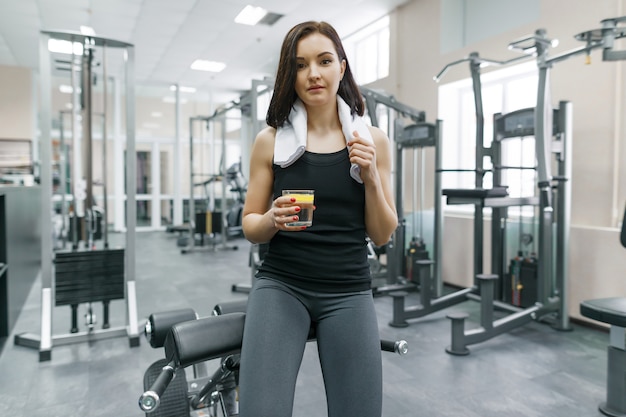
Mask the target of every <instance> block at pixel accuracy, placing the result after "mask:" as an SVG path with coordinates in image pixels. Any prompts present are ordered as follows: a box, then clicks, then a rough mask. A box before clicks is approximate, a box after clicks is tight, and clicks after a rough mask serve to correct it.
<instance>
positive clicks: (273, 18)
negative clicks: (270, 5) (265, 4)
mask: <svg viewBox="0 0 626 417" xmlns="http://www.w3.org/2000/svg"><path fill="white" fill-rule="evenodd" d="M283 16H284V15H282V14H278V13H272V12H267V14H266V15H265V16H263V18H262V19H261V20H259V23H257V24H258V25H267V26H272V25H273V24H274V23H276V22H278V19H280V18H281V17H283Z"/></svg>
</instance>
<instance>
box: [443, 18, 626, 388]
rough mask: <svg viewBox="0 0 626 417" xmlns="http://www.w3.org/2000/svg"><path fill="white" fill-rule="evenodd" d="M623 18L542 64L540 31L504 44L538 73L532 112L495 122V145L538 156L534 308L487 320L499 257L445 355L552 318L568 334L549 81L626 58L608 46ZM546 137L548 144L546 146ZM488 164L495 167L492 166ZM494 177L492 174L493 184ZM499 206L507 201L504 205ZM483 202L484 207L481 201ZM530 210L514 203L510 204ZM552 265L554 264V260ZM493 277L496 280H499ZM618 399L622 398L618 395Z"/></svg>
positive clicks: (563, 216) (565, 151) (557, 129)
mask: <svg viewBox="0 0 626 417" xmlns="http://www.w3.org/2000/svg"><path fill="white" fill-rule="evenodd" d="M625 21H626V17H621V18H617V19H605V20H603V21H602V29H598V30H591V31H587V32H583V33H581V34H579V35H576V36H575V38H576V39H578V40H581V41H584V42H586V45H585V46H583V47H580V48H576V49H574V50H571V51H569V52H565V53H563V54H560V55H557V56H554V57H549V56H548V51H549V48H550V47H551V46H552V45H553V41H552V40H550V39H548V38H547V37H546V31H545V30H543V29H540V30H537V31H536V32H535V34H534V35H531V36H528V37H525V38H522V39H519V40H517V41H514V42H512V43H511V44H510V45H509V48H510V49H513V50H517V51H521V52H523V53H525V54H530V55H533V56H535V57H536V60H537V66H538V69H539V85H538V94H537V106H536V107H535V108H534V109H523V110H520V111H517V112H513V113H510V114H509V115H495V116H494V145H495V146H498V144H499V143H500V142H501V141H502V140H503V139H506V138H509V137H514V136H517V137H521V136H533V135H534V136H535V142H536V145H535V150H536V154H537V177H538V179H537V188H538V194H539V195H538V200H539V201H538V207H539V210H538V211H539V225H538V229H539V241H538V246H539V251H538V252H539V253H538V255H539V260H538V265H537V301H536V302H535V303H534V305H533V306H531V307H528V308H525V309H523V310H520V311H515V312H514V313H512V314H510V315H509V316H506V317H504V318H502V319H499V320H497V321H495V322H494V321H493V306H494V305H495V302H494V301H493V292H494V281H496V280H497V279H499V278H500V277H503V276H504V275H505V274H504V272H503V263H504V262H503V258H502V257H494V258H493V260H492V262H494V263H493V265H492V271H494V272H495V274H479V275H478V276H477V277H476V278H477V280H478V282H479V287H480V300H481V318H480V321H481V327H480V328H479V329H473V330H470V331H465V330H464V320H465V319H466V318H467V314H458V313H452V314H450V315H448V317H449V318H450V320H451V330H452V343H451V345H450V346H449V347H448V348H447V349H446V351H447V352H448V353H450V354H454V355H467V354H468V353H469V350H468V349H467V346H468V345H470V344H475V343H480V342H482V341H484V340H487V339H490V338H491V337H494V336H496V335H498V334H501V333H503V332H506V331H508V330H511V329H513V328H515V327H518V326H521V325H523V324H525V323H527V322H530V321H531V320H537V321H539V320H543V319H544V318H545V317H546V316H548V315H554V316H556V317H555V320H554V322H553V323H552V324H553V327H554V328H555V329H557V330H570V326H569V315H568V312H567V276H568V271H567V265H568V253H569V251H568V241H569V225H570V206H571V184H570V182H569V178H571V143H572V142H571V131H572V121H571V113H572V108H571V104H570V103H567V102H563V101H562V102H560V105H559V108H558V109H556V110H553V109H552V106H551V97H550V87H549V75H550V72H549V70H550V68H552V66H553V65H554V63H556V62H559V61H563V60H565V59H567V58H570V57H572V56H574V55H578V54H580V53H586V54H587V56H589V54H590V52H591V51H592V50H593V49H596V48H602V49H603V59H604V60H608V61H612V60H623V59H626V51H613V46H614V40H615V39H618V38H622V37H624V36H626V28H624V27H618V24H619V23H622V22H625ZM550 138H552V140H550ZM551 154H554V155H555V156H556V164H557V169H556V173H553V172H552V162H551V158H550V156H551ZM497 162H498V161H494V167H497V166H498V163H497ZM496 181H497V175H496V172H494V184H496ZM504 200H506V199H504ZM485 203H487V200H485ZM524 204H531V202H530V201H529V202H521V201H520V202H519V204H517V205H524ZM511 205H512V204H495V205H493V207H494V209H493V212H492V213H493V214H492V237H493V239H495V241H494V244H497V242H503V240H500V239H502V237H503V234H504V229H503V227H502V225H503V224H504V219H506V207H507V206H511ZM553 258H555V259H556V262H554V259H553ZM498 273H499V275H496V274H498ZM622 393H623V391H622Z"/></svg>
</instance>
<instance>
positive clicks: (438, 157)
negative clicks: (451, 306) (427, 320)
mask: <svg viewBox="0 0 626 417" xmlns="http://www.w3.org/2000/svg"><path fill="white" fill-rule="evenodd" d="M442 135H443V121H442V120H437V121H436V123H435V132H434V139H435V190H434V193H435V201H434V205H435V207H434V210H435V214H434V215H435V219H434V220H435V226H434V236H433V261H434V265H433V277H434V280H435V282H434V285H433V290H434V295H435V297H436V298H439V297H441V296H442V295H443V277H442V270H443V267H442V254H443V209H442V203H441V198H442V180H441V176H442V172H441V170H442V168H443V167H442V164H443V150H442V149H441V145H442V143H443V140H442Z"/></svg>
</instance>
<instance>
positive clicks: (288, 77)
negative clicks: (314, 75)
mask: <svg viewBox="0 0 626 417" xmlns="http://www.w3.org/2000/svg"><path fill="white" fill-rule="evenodd" d="M316 32H317V33H321V34H322V35H324V36H326V37H327V38H328V39H330V40H331V41H332V43H333V44H334V46H335V49H336V50H337V54H338V55H339V56H338V58H339V61H341V60H342V59H343V60H345V61H346V70H345V72H344V74H343V79H342V80H341V81H340V82H339V90H338V91H337V94H339V96H340V97H341V98H343V99H344V101H345V102H346V103H348V106H350V113H351V114H353V115H354V114H355V113H356V114H358V115H359V116H363V113H364V112H365V107H364V104H363V96H362V95H361V90H360V89H359V86H358V85H357V83H356V81H355V80H354V77H353V76H352V71H351V70H350V65H349V64H348V59H347V57H346V52H345V51H344V49H343V45H342V43H341V39H340V38H339V35H338V34H337V31H336V30H335V28H333V27H332V26H331V25H330V24H328V23H326V22H314V21H309V22H304V23H300V24H298V25H296V26H294V27H293V28H292V29H291V30H290V31H289V32H288V33H287V35H286V36H285V39H284V40H283V46H282V47H281V49H280V59H279V61H278V69H277V71H276V81H275V84H274V94H273V96H272V99H271V101H270V105H269V109H268V111H267V117H266V118H265V121H266V122H267V124H268V125H269V126H272V127H274V128H279V127H281V126H282V125H283V124H284V123H285V122H286V121H287V119H288V117H289V113H290V112H291V108H292V106H293V103H294V102H295V101H296V99H297V98H298V95H297V94H296V89H295V85H296V73H297V68H296V52H297V48H298V42H299V41H300V39H302V38H304V37H306V36H308V35H310V34H312V33H316Z"/></svg>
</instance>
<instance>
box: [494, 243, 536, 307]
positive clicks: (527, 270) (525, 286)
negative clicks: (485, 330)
mask: <svg viewBox="0 0 626 417" xmlns="http://www.w3.org/2000/svg"><path fill="white" fill-rule="evenodd" d="M538 267H539V262H538V260H537V258H536V257H535V256H534V255H531V256H530V257H522V256H516V257H515V258H513V259H511V262H510V263H509V273H508V274H507V275H506V279H505V280H504V283H503V285H502V286H503V301H504V302H506V303H509V304H512V305H514V306H517V307H522V308H526V307H530V306H532V305H533V304H535V302H536V301H537V275H538V273H539V268H538Z"/></svg>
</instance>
